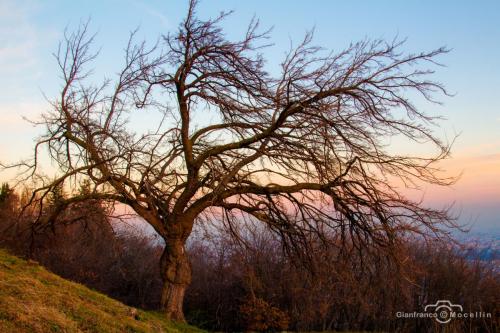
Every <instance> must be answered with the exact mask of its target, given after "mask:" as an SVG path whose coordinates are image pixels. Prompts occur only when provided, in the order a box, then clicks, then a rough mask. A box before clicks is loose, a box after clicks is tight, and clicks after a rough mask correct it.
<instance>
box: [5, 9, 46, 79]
mask: <svg viewBox="0 0 500 333" xmlns="http://www.w3.org/2000/svg"><path fill="white" fill-rule="evenodd" d="M36 8H37V5H36V3H34V2H32V1H13V0H0V75H1V76H5V75H12V74H13V73H18V72H19V71H26V70H27V69H29V68H34V67H35V66H36V64H37V62H36V57H35V56H34V53H35V49H36V47H37V44H38V43H39V40H40V38H39V36H38V32H37V29H36V28H35V27H34V25H33V24H32V23H31V21H30V16H31V15H32V13H33V12H34V11H35V10H36Z"/></svg>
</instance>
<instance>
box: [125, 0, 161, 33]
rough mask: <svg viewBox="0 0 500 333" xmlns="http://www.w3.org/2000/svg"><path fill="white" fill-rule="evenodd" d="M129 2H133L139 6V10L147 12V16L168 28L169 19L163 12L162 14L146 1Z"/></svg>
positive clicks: (134, 0)
mask: <svg viewBox="0 0 500 333" xmlns="http://www.w3.org/2000/svg"><path fill="white" fill-rule="evenodd" d="M130 3H131V4H133V5H134V6H135V7H137V8H139V9H140V10H142V11H144V12H145V13H146V14H148V15H149V16H151V17H153V18H155V19H157V20H159V21H160V24H161V25H162V26H163V27H164V28H168V27H169V25H170V21H169V19H168V18H167V16H166V15H165V14H163V13H162V12H161V11H159V10H158V9H155V8H153V7H151V6H149V5H147V4H146V3H144V2H143V1H138V0H130Z"/></svg>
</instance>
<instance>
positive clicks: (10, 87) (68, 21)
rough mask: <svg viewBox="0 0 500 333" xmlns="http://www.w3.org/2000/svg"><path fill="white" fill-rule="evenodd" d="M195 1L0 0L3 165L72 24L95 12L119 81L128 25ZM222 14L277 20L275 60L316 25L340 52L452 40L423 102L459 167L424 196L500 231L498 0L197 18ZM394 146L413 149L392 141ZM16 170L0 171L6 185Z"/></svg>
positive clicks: (268, 4)
mask: <svg viewBox="0 0 500 333" xmlns="http://www.w3.org/2000/svg"><path fill="white" fill-rule="evenodd" d="M186 7H187V3H186V1H179V0H175V1H173V0H149V1H140V0H99V1H97V0H87V1H62V0H43V1H42V0H40V1H34V0H0V162H3V163H6V162H13V161H16V160H18V159H20V158H24V157H28V156H29V155H30V152H31V149H32V146H33V141H34V139H35V138H36V136H37V135H39V133H40V129H37V128H36V127H33V126H32V125H31V124H30V123H29V122H27V121H26V120H24V119H23V118H28V119H36V117H37V116H38V115H39V114H40V113H41V112H43V111H46V110H48V109H49V104H48V102H47V98H48V99H49V100H50V99H53V98H54V97H55V96H56V94H57V92H58V90H59V89H60V87H61V80H60V78H59V76H58V72H57V65H56V62H55V59H54V57H53V55H52V54H53V53H54V52H55V51H56V50H57V45H58V42H59V41H60V40H61V39H62V36H63V33H64V30H65V28H67V29H68V30H69V31H71V30H72V29H74V28H75V27H77V26H78V24H79V23H80V22H82V21H86V20H88V19H90V21H91V23H90V29H91V30H92V31H95V32H97V37H96V44H95V45H96V47H99V48H100V49H101V52H100V56H99V58H98V59H97V61H96V63H95V73H96V76H100V77H104V76H106V77H112V76H113V75H114V74H116V72H117V71H118V70H119V68H120V65H121V64H123V49H124V47H125V45H126V42H127V39H128V33H129V32H130V31H131V30H134V29H135V28H137V27H139V29H140V30H139V37H143V38H146V39H147V40H149V41H151V42H154V41H155V40H156V39H157V38H158V36H159V34H161V33H166V32H168V31H173V30H175V29H176V27H177V25H178V22H179V21H180V20H181V18H182V17H183V15H184V13H185V9H186ZM223 10H234V11H235V13H234V14H233V15H232V16H231V17H229V18H228V19H227V21H226V22H225V23H224V28H225V29H226V31H227V35H228V38H238V37H239V36H241V33H242V32H243V31H244V30H245V27H246V25H245V23H246V22H248V21H249V20H250V19H251V18H252V17H253V16H255V17H257V18H259V19H260V21H261V25H262V27H264V28H267V27H273V30H272V33H271V37H272V42H274V45H273V46H272V47H270V48H269V49H268V50H267V51H266V56H267V57H268V59H269V66H270V67H272V66H273V64H278V63H279V61H280V59H281V58H282V56H283V54H284V52H285V50H286V49H287V48H288V47H289V44H290V41H295V42H298V41H299V40H300V39H301V38H302V37H303V35H304V33H305V32H306V31H308V30H310V29H312V28H314V31H315V38H314V41H315V44H317V45H320V46H322V47H325V48H327V49H330V50H334V51H341V50H342V49H344V48H346V47H347V46H348V45H349V43H351V42H356V41H359V40H362V39H365V38H369V39H376V38H382V39H388V40H392V39H393V38H394V37H398V38H406V39H407V42H406V44H405V46H404V50H405V51H407V52H418V51H429V50H432V49H436V48H438V47H440V46H446V47H447V48H449V49H451V52H450V53H448V54H446V55H444V56H441V57H440V58H439V59H438V60H439V61H440V62H441V63H443V64H444V65H445V67H442V68H438V70H437V72H436V74H435V75H434V76H433V77H432V78H433V79H434V80H436V81H439V82H441V83H442V84H444V85H445V86H446V87H447V89H448V90H449V91H450V92H451V93H452V94H453V97H445V98H440V101H441V102H442V105H439V106H437V105H428V104H427V105H422V108H423V109H424V110H425V111H427V112H429V113H432V114H439V115H442V116H444V117H445V118H446V120H445V121H443V122H442V123H440V126H439V128H438V129H437V130H438V133H440V134H441V135H442V137H445V138H452V137H454V136H455V135H456V134H459V136H458V138H457V139H456V141H455V144H454V146H453V149H452V158H451V159H450V160H448V161H446V162H444V163H443V168H444V169H446V170H447V172H448V173H449V174H450V175H458V174H462V176H461V178H460V180H459V181H458V182H457V184H456V185H454V186H453V187H451V188H447V189H436V188H429V189H427V190H426V193H425V197H426V201H427V202H428V203H430V204H431V205H436V206H442V205H447V204H450V203H454V205H455V207H456V209H457V211H459V212H461V217H460V221H461V222H464V223H471V225H472V226H473V230H476V231H480V232H487V233H488V232H491V233H496V234H500V100H499V94H500V65H499V63H498V59H500V24H498V22H500V1H389V0H386V1H384V0H382V1H326V0H324V1H320V0H311V1H307V2H306V1H286V2H285V1H269V0H266V1H262V0H253V1H229V0H221V1H209V0H204V1H202V2H201V4H200V7H199V9H198V14H199V16H200V17H201V18H208V17H213V16H214V15H217V14H218V13H219V12H220V11H223ZM394 146H395V147H396V148H398V149H399V148H400V147H401V149H403V148H404V147H405V146H404V145H400V146H399V143H398V142H394ZM10 177H12V172H3V173H0V181H6V180H9V178H10Z"/></svg>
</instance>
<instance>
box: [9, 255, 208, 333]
mask: <svg viewBox="0 0 500 333" xmlns="http://www.w3.org/2000/svg"><path fill="white" fill-rule="evenodd" d="M0 332H2V333H10V332H12V333H14V332H15V333H18V332H20V333H23V332H36V333H38V332H40V333H47V332H68V333H70V332H71V333H72V332H99V333H105V332H119V333H122V332H155V333H157V332H165V333H167V332H168V333H174V332H175V333H176V332H203V331H202V330H199V329H197V328H195V327H192V326H188V325H180V324H176V323H172V322H169V321H167V320H165V319H164V318H162V315H161V314H159V313H154V312H146V311H141V310H137V309H134V308H131V307H129V306H126V305H124V304H123V303H120V302H118V301H116V300H113V299H111V298H109V297H107V296H104V295H102V294H100V293H98V292H95V291H92V290H90V289H88V288H87V287H84V286H82V285H80V284H78V283H74V282H70V281H67V280H64V279H63V278H61V277H59V276H57V275H55V274H53V273H50V272H49V271H47V270H45V269H44V268H43V267H41V266H39V265H37V264H36V263H31V262H27V261H25V260H22V259H19V258H17V257H15V256H12V255H9V254H8V253H7V252H5V251H3V250H1V249H0Z"/></svg>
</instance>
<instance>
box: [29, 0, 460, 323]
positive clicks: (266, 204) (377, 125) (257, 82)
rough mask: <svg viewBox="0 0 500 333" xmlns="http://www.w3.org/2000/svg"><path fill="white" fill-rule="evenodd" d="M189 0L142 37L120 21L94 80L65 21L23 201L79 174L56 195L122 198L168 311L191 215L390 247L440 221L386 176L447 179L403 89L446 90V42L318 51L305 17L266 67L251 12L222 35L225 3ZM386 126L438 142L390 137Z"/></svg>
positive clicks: (185, 266)
mask: <svg viewBox="0 0 500 333" xmlns="http://www.w3.org/2000/svg"><path fill="white" fill-rule="evenodd" d="M195 9H196V1H195V0H192V1H190V4H189V10H188V13H187V16H186V18H185V19H184V20H183V21H182V23H181V24H180V26H179V28H178V30H177V31H176V32H175V33H171V34H167V35H163V36H161V38H160V39H159V42H158V43H157V44H156V45H155V46H153V47H151V48H149V47H148V45H147V44H146V43H145V42H141V43H137V42H135V39H136V37H135V35H136V34H135V33H132V34H131V37H130V41H129V43H128V46H127V48H126V51H125V65H124V67H123V70H122V71H121V72H120V73H119V74H118V77H117V79H116V80H115V81H112V80H106V81H105V82H104V83H103V84H102V85H101V86H94V85H91V84H88V81H89V75H90V74H91V72H89V71H88V69H87V65H89V63H91V62H92V61H93V60H94V59H95V57H96V54H95V53H93V51H92V42H93V36H90V35H89V33H88V29H87V25H83V26H82V27H81V28H80V29H79V30H78V31H76V32H74V33H72V34H67V35H66V37H65V39H64V41H63V42H62V43H61V46H60V48H59V50H58V52H57V54H56V56H57V60H58V63H59V66H60V70H61V74H62V78H63V83H64V84H63V88H62V90H61V94H60V96H59V97H58V98H56V99H55V100H54V101H53V103H52V111H51V112H49V113H47V114H45V115H44V116H43V120H42V121H41V123H42V124H43V125H45V126H46V133H45V135H44V136H43V137H41V138H40V140H39V141H38V143H37V144H36V147H35V159H34V160H33V161H28V162H24V163H22V164H23V165H24V166H25V167H27V168H28V169H29V173H30V175H33V177H35V176H36V177H37V179H38V176H37V174H38V171H37V170H38V167H37V161H38V156H39V154H40V152H41V147H42V146H46V147H48V151H49V153H50V157H51V159H52V160H53V161H54V162H55V163H57V166H58V170H59V176H58V177H57V178H56V179H55V180H54V179H52V180H50V181H49V180H46V181H44V183H43V184H42V185H41V186H39V188H38V189H37V190H36V191H35V192H34V193H33V198H32V200H33V201H39V202H42V201H43V200H44V197H45V196H46V195H47V194H48V193H49V192H50V191H51V190H52V189H54V188H55V187H57V186H62V185H63V184H64V185H65V186H66V187H68V184H70V185H71V184H72V183H76V182H80V181H82V180H83V179H87V180H90V181H91V183H92V189H91V191H89V192H88V193H86V194H78V193H75V194H74V195H72V196H70V197H69V198H67V199H65V201H64V204H60V205H59V206H58V207H60V210H63V209H64V208H65V207H68V206H70V205H74V204H75V203H77V202H79V201H81V200H86V199H100V200H107V201H111V202H119V203H123V204H125V205H128V206H130V207H131V208H132V209H133V210H134V211H135V212H136V213H137V214H138V215H140V216H141V217H142V218H143V219H144V220H145V221H147V223H149V224H150V225H151V226H152V227H153V228H154V229H155V230H156V231H157V232H158V234H160V235H161V237H163V239H164V240H165V243H166V246H165V250H164V252H163V255H162V257H161V272H162V277H163V281H164V288H163V292H162V307H163V310H164V311H165V313H166V315H167V316H168V317H170V318H173V319H176V320H184V316H183V311H182V303H183V297H184V293H185V290H186V287H187V286H188V285H189V283H190V280H191V268H190V264H189V260H188V258H187V256H186V252H185V243H186V240H187V238H188V237H189V235H190V233H191V231H192V228H193V225H194V224H195V222H199V223H202V222H203V221H206V220H207V219H205V218H204V217H210V216H212V217H214V216H215V218H218V219H220V220H221V221H222V223H223V224H224V225H225V226H226V227H228V230H229V231H230V232H233V231H234V228H235V226H237V225H238V223H239V222H240V221H241V220H242V219H245V218H249V219H253V220H255V221H259V222H262V225H263V226H264V227H265V228H267V229H268V230H269V231H270V232H273V233H275V234H276V235H277V236H278V237H279V238H280V239H281V241H282V244H283V245H284V246H285V248H286V249H287V251H289V252H290V253H297V254H301V255H305V256H306V257H307V256H311V255H313V254H312V251H309V250H310V241H311V239H315V240H318V239H324V240H326V239H328V237H325V236H326V235H335V237H337V239H341V240H342V242H341V244H344V245H346V244H350V246H354V248H362V247H363V246H364V245H367V244H371V245H377V246H378V247H379V248H380V249H386V250H387V251H390V249H391V248H392V247H391V246H392V245H394V244H395V243H397V241H398V239H399V236H401V235H403V234H406V233H418V234H422V235H430V234H440V233H442V232H443V228H442V226H443V225H453V221H452V220H451V219H449V216H448V213H447V211H446V210H435V209H430V208H426V207H424V206H423V205H422V204H421V202H416V201H413V200H410V199H408V198H407V197H405V196H404V195H403V194H402V193H401V191H400V190H398V188H397V187H396V186H395V185H394V184H396V183H397V182H400V183H403V184H405V185H406V186H418V184H419V182H422V181H423V182H427V183H432V184H439V185H447V184H450V183H451V182H453V179H449V178H443V177H441V176H440V173H439V169H438V168H437V167H436V166H435V165H436V162H438V161H440V160H442V159H444V158H446V157H447V156H448V155H449V144H448V143H446V142H441V141H440V139H439V138H438V137H437V136H436V134H435V131H434V125H435V124H434V121H435V120H436V117H434V116H430V115H427V114H424V113H423V112H421V111H420V110H418V109H417V108H416V107H415V106H414V105H413V104H412V102H411V101H410V100H409V99H408V98H407V97H406V96H408V94H409V93H417V94H418V95H420V96H423V98H424V99H426V100H427V101H430V102H435V100H434V99H433V96H434V95H435V94H446V91H445V90H444V88H443V87H442V86H441V85H440V84H439V83H436V82H433V81H429V80H428V77H429V75H430V74H432V73H433V71H432V70H431V69H432V67H433V66H434V65H436V62H435V58H436V57H437V56H439V55H441V54H443V53H445V52H447V50H446V49H444V48H440V49H437V50H434V51H431V52H423V53H417V54H404V53H402V52H400V49H401V45H402V42H401V41H392V42H385V41H381V40H376V41H368V40H365V41H361V42H359V43H356V44H352V45H351V46H349V47H348V48H347V49H346V50H344V51H342V52H340V53H333V52H327V51H326V50H323V49H322V48H319V47H315V46H313V44H312V33H307V34H306V35H305V37H304V39H303V40H302V41H301V42H300V43H299V44H298V45H296V46H291V47H290V50H289V52H288V53H287V54H286V56H285V58H284V60H283V61H282V62H281V64H280V66H279V71H278V70H276V69H273V74H271V73H269V72H268V71H266V63H265V60H264V57H263V54H262V52H263V51H264V50H265V48H266V47H267V46H269V45H268V44H267V38H268V35H269V32H268V31H265V32H262V33H261V32H259V31H260V29H259V24H258V21H256V20H253V21H251V22H250V24H249V26H248V30H247V31H246V34H245V35H244V37H243V38H242V40H240V41H230V40H228V39H227V38H226V37H225V35H224V33H223V30H222V28H221V27H220V23H221V21H222V20H223V19H224V18H225V17H226V16H227V15H228V14H229V13H222V14H221V15H220V16H218V17H217V18H215V19H210V20H206V21H203V20H200V19H198V18H197V15H196V13H195ZM422 65H426V66H425V67H426V68H425V69H422ZM427 67H429V68H431V69H427ZM413 96H415V95H413ZM154 111H156V112H158V114H159V115H161V121H158V123H157V124H154V126H151V129H150V130H148V131H144V132H143V133H136V132H134V130H133V126H132V125H130V124H129V123H128V119H130V115H131V114H133V113H146V112H148V113H151V112H154ZM392 137H404V138H406V139H408V140H411V141H413V142H415V143H418V144H421V143H426V144H431V145H432V146H433V147H435V148H437V153H436V154H434V155H433V156H430V157H426V156H412V155H407V154H402V153H401V154H400V153H395V152H392V151H391V149H389V148H390V147H389V146H388V145H387V143H388V142H389V141H388V139H390V138H392ZM40 179H43V178H40ZM58 211H59V210H58ZM57 213H58V212H55V213H54V214H57ZM49 220H51V219H49ZM36 223H45V222H43V221H37V222H36ZM234 235H237V232H234ZM346 246H347V245H346Z"/></svg>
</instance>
